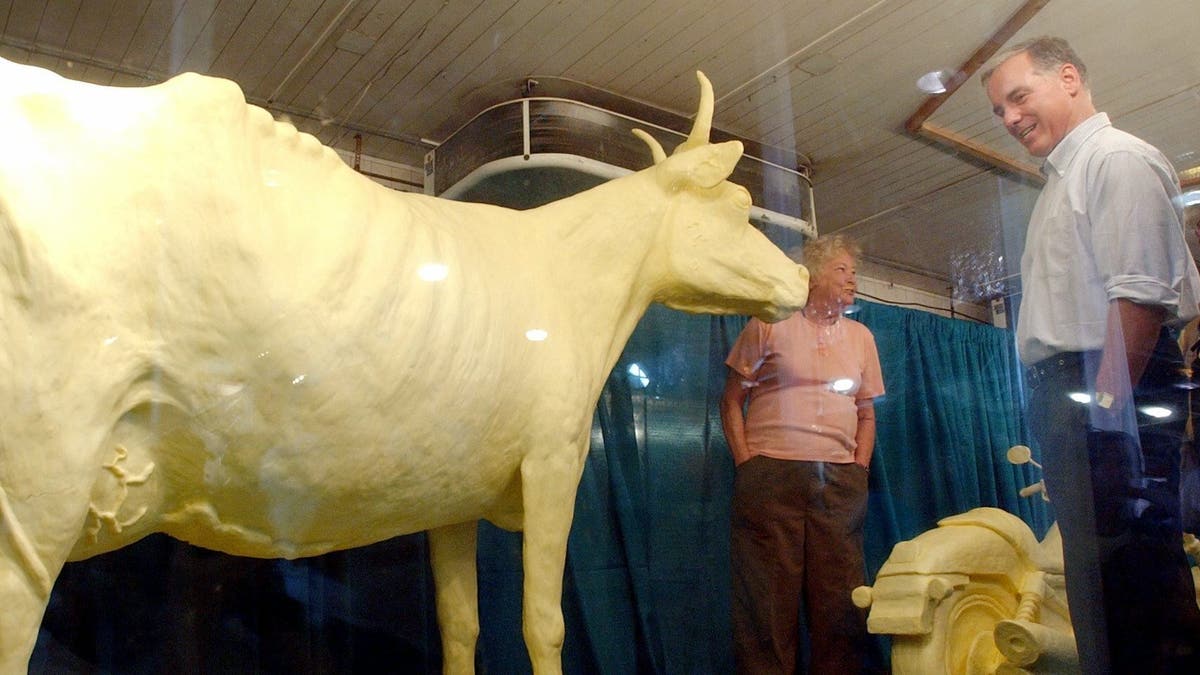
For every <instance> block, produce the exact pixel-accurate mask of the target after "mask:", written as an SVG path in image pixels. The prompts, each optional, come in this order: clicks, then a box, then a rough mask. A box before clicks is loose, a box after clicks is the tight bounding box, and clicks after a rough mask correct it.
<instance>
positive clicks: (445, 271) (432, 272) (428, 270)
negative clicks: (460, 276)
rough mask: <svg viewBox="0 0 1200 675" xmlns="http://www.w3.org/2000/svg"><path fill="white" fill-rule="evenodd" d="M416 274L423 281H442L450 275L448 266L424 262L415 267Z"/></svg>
mask: <svg viewBox="0 0 1200 675" xmlns="http://www.w3.org/2000/svg"><path fill="white" fill-rule="evenodd" d="M417 276H419V277H421V279H423V280H424V281H442V280H443V279H445V278H446V277H448V276H450V268H449V267H446V266H445V265H443V264H442V263H425V264H424V265H421V266H420V267H418V268H417Z"/></svg>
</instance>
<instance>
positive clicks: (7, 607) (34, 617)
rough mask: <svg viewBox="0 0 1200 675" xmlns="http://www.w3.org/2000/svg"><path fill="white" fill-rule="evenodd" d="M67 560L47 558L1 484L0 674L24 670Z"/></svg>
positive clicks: (64, 555) (63, 554)
mask: <svg viewBox="0 0 1200 675" xmlns="http://www.w3.org/2000/svg"><path fill="white" fill-rule="evenodd" d="M65 560H66V552H65V548H64V549H63V553H62V555H61V559H58V560H54V561H49V562H50V564H49V565H48V564H47V562H48V561H46V560H43V558H42V557H41V556H40V555H39V554H38V551H37V549H36V547H35V545H34V542H33V541H32V539H31V538H30V536H29V535H28V534H27V533H26V531H25V528H24V527H23V525H22V523H21V520H20V519H19V518H18V516H17V513H16V512H15V510H14V509H13V505H12V504H11V503H10V501H9V499H8V494H7V493H6V492H5V491H4V489H3V488H2V487H0V675H8V674H9V673H23V672H25V670H26V668H27V667H28V664H29V657H30V655H32V654H33V648H34V644H35V643H36V642H37V635H38V628H39V627H40V626H41V623H42V615H43V614H45V611H46V604H47V603H48V602H49V600H50V590H51V587H52V585H53V583H54V578H55V577H56V576H57V574H58V571H59V570H61V569H62V565H63V563H64V562H65Z"/></svg>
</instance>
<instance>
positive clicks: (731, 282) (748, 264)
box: [634, 72, 808, 321]
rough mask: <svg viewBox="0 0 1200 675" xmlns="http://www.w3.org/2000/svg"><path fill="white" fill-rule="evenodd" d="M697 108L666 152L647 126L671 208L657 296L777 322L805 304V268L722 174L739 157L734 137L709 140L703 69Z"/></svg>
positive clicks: (709, 103)
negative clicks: (755, 218)
mask: <svg viewBox="0 0 1200 675" xmlns="http://www.w3.org/2000/svg"><path fill="white" fill-rule="evenodd" d="M696 75H697V78H698V79H699V81H700V107H699V111H698V112H697V114H696V121H695V124H694V125H693V127H692V132H691V134H690V135H689V136H688V139H687V140H686V141H684V142H683V143H681V144H680V145H679V147H677V148H676V149H675V152H674V153H673V154H672V155H671V156H670V157H668V156H667V155H666V153H665V152H664V151H663V149H662V146H661V145H660V144H659V143H658V141H656V140H655V139H654V138H653V137H651V136H650V135H649V134H647V133H646V132H644V131H642V130H640V129H637V130H634V133H635V134H637V136H638V137H639V138H641V139H642V140H643V141H645V142H646V144H647V145H649V146H650V151H651V153H652V154H653V156H654V164H655V165H654V167H653V168H652V169H651V170H652V171H654V172H655V178H656V180H657V181H658V183H659V185H660V187H661V188H662V189H663V190H664V191H665V192H666V194H667V200H668V204H669V206H668V208H667V213H666V221H665V223H664V227H663V230H662V237H663V239H662V240H661V241H660V242H659V245H658V246H657V247H656V249H657V250H658V251H659V254H658V259H657V262H658V264H659V265H661V270H662V274H661V276H660V282H659V288H658V289H657V293H656V296H655V300H657V301H658V302H661V303H663V304H665V305H667V306H668V307H672V308H675V309H680V310H683V311H687V312H703V313H712V314H750V315H753V316H756V317H758V318H760V319H762V320H764V321H778V320H780V319H783V318H785V317H787V316H788V315H789V314H791V313H792V312H794V311H795V310H797V309H799V308H801V307H803V306H804V303H805V301H806V300H807V299H808V270H807V269H806V268H805V267H804V266H803V265H798V264H796V263H794V262H792V261H791V260H789V259H788V258H787V256H785V255H784V254H783V252H782V251H780V250H779V248H778V247H776V246H775V245H774V244H772V243H771V242H770V241H769V240H768V239H767V238H766V236H764V235H763V234H762V233H761V232H759V231H758V230H757V229H755V228H754V227H753V226H752V225H751V224H750V193H749V192H747V191H746V189H745V188H744V187H742V186H740V185H736V184H734V183H731V182H729V181H727V180H725V179H726V178H728V177H729V175H730V174H731V173H732V172H733V169H734V166H736V165H737V162H738V159H740V158H741V156H742V144H741V143H740V142H738V141H729V142H725V143H716V144H713V143H709V142H708V136H709V131H710V129H711V127H712V112H713V92H712V85H711V84H710V83H709V81H708V78H706V77H705V76H704V74H703V73H700V72H697V73H696Z"/></svg>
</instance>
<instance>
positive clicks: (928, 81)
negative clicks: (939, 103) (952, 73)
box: [917, 70, 949, 95]
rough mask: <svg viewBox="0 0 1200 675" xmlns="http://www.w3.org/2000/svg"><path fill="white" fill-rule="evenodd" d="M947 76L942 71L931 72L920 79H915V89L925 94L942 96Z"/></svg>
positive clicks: (944, 91)
mask: <svg viewBox="0 0 1200 675" xmlns="http://www.w3.org/2000/svg"><path fill="white" fill-rule="evenodd" d="M947 79H949V76H948V75H947V74H946V71H944V70H931V71H929V72H928V73H925V74H924V75H922V76H921V77H919V78H917V89H920V90H921V91H923V92H925V93H926V94H930V95H933V94H944V93H946V80H947Z"/></svg>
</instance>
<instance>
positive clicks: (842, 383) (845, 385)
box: [829, 377, 854, 394]
mask: <svg viewBox="0 0 1200 675" xmlns="http://www.w3.org/2000/svg"><path fill="white" fill-rule="evenodd" d="M829 388H830V389H832V390H834V391H836V392H837V393H839V394H844V393H846V392H848V391H850V390H851V389H853V388H854V380H852V379H850V378H848V377H841V378H838V379H836V380H834V381H833V382H830V383H829Z"/></svg>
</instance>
